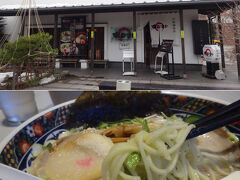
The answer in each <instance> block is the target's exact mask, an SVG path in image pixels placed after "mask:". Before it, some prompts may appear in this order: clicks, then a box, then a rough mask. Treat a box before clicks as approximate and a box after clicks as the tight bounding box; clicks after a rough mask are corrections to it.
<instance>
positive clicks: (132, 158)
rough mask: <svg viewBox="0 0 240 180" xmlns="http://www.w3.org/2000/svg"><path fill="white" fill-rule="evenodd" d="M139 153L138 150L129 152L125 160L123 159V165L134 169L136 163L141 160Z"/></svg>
mask: <svg viewBox="0 0 240 180" xmlns="http://www.w3.org/2000/svg"><path fill="white" fill-rule="evenodd" d="M141 159H142V158H141V154H140V153H139V152H133V153H131V154H130V155H129V156H128V157H127V159H126V161H125V165H126V166H127V168H129V169H136V167H137V165H138V163H139V162H140V161H141Z"/></svg>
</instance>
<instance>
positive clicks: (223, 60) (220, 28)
mask: <svg viewBox="0 0 240 180" xmlns="http://www.w3.org/2000/svg"><path fill="white" fill-rule="evenodd" d="M218 31H219V40H220V46H221V57H222V68H225V56H224V47H223V33H222V20H221V15H220V14H218Z"/></svg>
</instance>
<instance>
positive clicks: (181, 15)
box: [179, 9, 187, 78]
mask: <svg viewBox="0 0 240 180" xmlns="http://www.w3.org/2000/svg"><path fill="white" fill-rule="evenodd" d="M179 15H180V30H181V45H182V64H183V78H187V71H186V54H185V42H184V36H185V32H184V22H183V10H182V9H180V10H179Z"/></svg>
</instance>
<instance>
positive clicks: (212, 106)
mask: <svg viewBox="0 0 240 180" xmlns="http://www.w3.org/2000/svg"><path fill="white" fill-rule="evenodd" d="M162 98H164V101H165V102H166V103H167V104H168V107H169V108H170V109H171V110H172V111H173V113H175V114H176V115H178V116H180V117H182V118H186V117H187V116H189V115H198V116H204V115H208V114H210V113H212V112H214V111H216V110H218V109H219V108H221V107H223V105H221V104H219V103H215V102H211V101H208V100H203V99H198V98H192V97H185V96H176V95H166V94H165V95H163V97H162ZM70 108H71V104H68V105H64V106H62V107H59V108H56V109H54V110H53V111H50V112H48V113H46V114H45V115H43V116H40V117H38V118H36V119H35V120H33V121H31V122H30V123H29V124H27V125H26V126H25V127H24V128H22V129H21V130H20V131H19V132H16V134H15V136H14V137H13V138H12V139H11V140H10V141H9V142H8V143H7V145H5V146H4V148H3V150H2V152H1V154H0V163H3V164H6V165H8V166H11V167H14V168H17V169H20V170H23V171H25V170H26V168H28V167H29V166H30V165H31V162H32V161H33V160H34V154H33V153H32V151H33V147H34V146H36V144H41V145H43V144H44V143H45V142H46V141H48V140H50V139H57V138H58V136H59V134H61V133H62V132H64V131H66V130H65V126H64V125H65V122H66V119H67V117H68V115H69V112H70ZM238 133H240V131H239V132H238ZM0 148H1V147H0Z"/></svg>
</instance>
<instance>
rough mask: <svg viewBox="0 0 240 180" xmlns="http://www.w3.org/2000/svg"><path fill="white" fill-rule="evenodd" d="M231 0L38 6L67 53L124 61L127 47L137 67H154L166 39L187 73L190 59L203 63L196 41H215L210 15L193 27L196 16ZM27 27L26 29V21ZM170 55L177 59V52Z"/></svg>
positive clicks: (215, 11) (63, 53)
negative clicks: (142, 65) (210, 25)
mask: <svg viewBox="0 0 240 180" xmlns="http://www.w3.org/2000/svg"><path fill="white" fill-rule="evenodd" d="M226 2H228V1H226ZM226 2H225V1H221V2H219V1H216V0H209V1H203V0H200V1H186V2H183V1H174V2H156V3H132V4H112V5H92V6H84V5H82V6H71V7H70V6H69V7H68V6H63V7H49V8H38V12H39V17H40V19H41V23H42V27H43V29H44V31H45V32H48V33H50V34H52V35H53V40H52V42H51V43H52V45H53V46H54V47H55V48H59V55H60V57H61V58H63V59H68V58H69V57H71V58H77V59H79V60H80V59H88V60H90V61H92V62H93V61H97V60H104V61H108V62H110V63H117V62H122V58H123V51H124V50H130V49H132V50H133V51H134V66H135V71H136V64H138V63H139V64H145V65H146V67H148V68H149V67H150V68H153V67H154V63H155V56H156V54H157V53H158V51H159V47H160V45H161V44H162V42H163V40H171V41H173V57H174V61H175V63H176V64H181V65H183V74H186V66H187V65H200V64H201V63H202V62H201V53H199V51H200V50H199V48H202V47H203V45H204V44H200V43H198V44H199V45H197V46H196V41H197V42H198V41H205V42H204V43H206V44H208V43H211V42H210V40H211V37H210V34H209V32H210V30H209V23H208V22H207V21H206V23H205V24H204V25H202V26H201V28H199V29H197V30H196V28H195V30H194V27H193V22H194V21H195V23H196V22H200V21H199V20H198V15H199V14H206V15H208V16H209V17H211V16H216V15H218V14H219V12H221V9H224V8H225V7H226V5H227V4H226ZM229 2H230V1H229ZM223 7H224V8H223ZM15 11H16V10H12V9H3V10H0V16H6V17H7V16H13V15H14V12H15ZM11 18H12V17H11ZM16 18H21V17H16ZM33 19H34V18H33ZM9 23H10V21H9ZM26 24H27V23H26ZM9 27H11V24H8V25H7V27H6V28H7V29H6V31H7V32H8V31H9V29H8V28H9ZM31 28H32V32H33V33H34V32H37V29H38V25H37V23H35V22H33V23H32V25H31ZM24 31H25V33H24V34H26V33H27V26H25V28H24ZM206 31H207V33H206ZM204 32H205V33H204ZM196 34H197V36H198V35H199V38H198V39H196ZM13 36H14V35H13ZM169 58H170V62H172V59H171V58H172V56H169Z"/></svg>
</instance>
